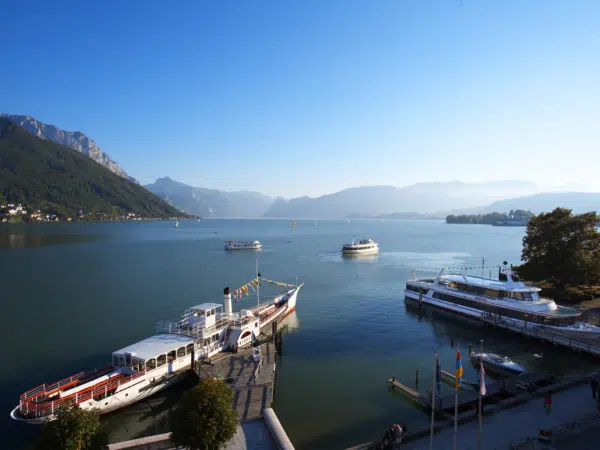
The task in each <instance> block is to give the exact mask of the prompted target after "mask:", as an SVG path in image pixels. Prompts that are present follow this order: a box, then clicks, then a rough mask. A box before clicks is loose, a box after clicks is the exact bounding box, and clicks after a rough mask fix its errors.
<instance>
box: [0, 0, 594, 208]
mask: <svg viewBox="0 0 600 450" xmlns="http://www.w3.org/2000/svg"><path fill="white" fill-rule="evenodd" d="M0 14H1V16H2V17H1V19H2V27H0V36H1V37H2V42H3V45H2V52H1V56H0V58H1V61H2V70H0V82H1V85H2V94H1V96H0V111H3V112H8V113H14V114H27V115H31V116H34V117H36V118H37V119H39V120H41V121H43V122H46V123H50V124H53V125H56V126H58V127H60V128H63V129H66V130H80V131H83V132H84V133H86V134H88V135H89V136H90V137H91V138H92V139H94V140H95V141H96V142H97V143H98V145H99V146H100V147H101V148H102V150H104V151H105V152H107V153H108V154H109V155H110V156H111V157H112V158H113V159H115V160H116V161H117V162H118V163H119V164H120V165H121V166H122V167H123V168H124V169H125V170H127V171H128V172H129V173H130V174H131V175H132V176H134V177H136V178H137V179H139V180H140V181H141V182H142V183H148V182H152V181H154V179H155V178H157V177H160V176H165V175H168V176H171V177H172V178H174V179H177V180H180V181H183V182H186V183H189V184H193V185H196V186H202V187H213V188H218V189H227V190H237V189H247V190H258V191H261V192H263V193H266V194H270V195H283V196H286V197H291V196H299V195H304V194H307V195H311V196H315V195H320V194H324V193H329V192H333V191H336V190H340V189H343V188H346V187H351V186H359V185H373V184H392V185H397V186H402V185H407V184H412V183H415V182H421V181H448V180H462V181H467V182H472V181H487V180H502V179H523V180H531V181H534V182H537V183H540V184H542V185H561V184H566V183H572V182H584V183H587V184H591V185H593V186H594V187H595V188H597V189H598V190H600V176H598V168H599V167H600V2H599V1H596V0H590V1H583V0H581V1H579V0H573V1H567V0H564V1H553V0H543V1H542V0H540V1H537V0H520V1H508V0H503V1H492V0H477V1H475V0H462V1H459V0H439V1H426V0H412V1H409V0H406V1H403V0H391V1H383V0H378V1H366V0H365V1H353V0H341V1H332V0H312V1H310V0H302V1H300V0H298V1H260V0H256V1H241V0H239V1H211V2H209V1H191V0H189V1H180V2H167V1H160V2H159V1H154V0H146V1H141V0H139V1H138V0H127V1H112V0H110V1H108V0H103V1H71V2H65V1H58V0H55V1H4V2H2V12H1V13H0Z"/></svg>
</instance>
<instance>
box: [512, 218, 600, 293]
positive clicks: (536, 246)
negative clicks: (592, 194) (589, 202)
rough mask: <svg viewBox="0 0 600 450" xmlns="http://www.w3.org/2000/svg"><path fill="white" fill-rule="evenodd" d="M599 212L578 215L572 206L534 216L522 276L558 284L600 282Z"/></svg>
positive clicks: (524, 239) (561, 286)
mask: <svg viewBox="0 0 600 450" xmlns="http://www.w3.org/2000/svg"><path fill="white" fill-rule="evenodd" d="M597 223H598V216H597V215H596V213H595V212H588V213H585V214H580V215H574V214H573V213H572V211H571V210H570V209H565V208H556V209H555V210H554V211H552V212H551V213H545V214H540V215H538V216H534V217H532V218H531V220H530V221H529V223H528V224H527V231H526V234H525V237H524V238H523V252H522V255H521V259H522V260H523V261H524V264H522V265H521V266H519V267H517V268H516V269H517V271H518V272H519V275H520V276H521V277H522V278H525V279H528V280H532V281H540V280H548V281H550V282H552V283H553V284H554V285H555V286H556V287H560V288H563V287H565V286H567V285H570V284H574V285H590V284H597V283H600V233H598V231H597V230H596V224H597Z"/></svg>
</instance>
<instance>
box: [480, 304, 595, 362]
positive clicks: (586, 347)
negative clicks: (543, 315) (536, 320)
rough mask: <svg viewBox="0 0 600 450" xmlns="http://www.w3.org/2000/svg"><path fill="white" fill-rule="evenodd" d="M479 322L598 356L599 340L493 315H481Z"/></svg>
mask: <svg viewBox="0 0 600 450" xmlns="http://www.w3.org/2000/svg"><path fill="white" fill-rule="evenodd" d="M481 321H482V322H483V323H484V324H485V325H488V326H491V327H495V328H504V329H505V330H510V331H514V332H516V333H519V334H522V335H524V336H528V337H532V338H536V339H540V340H542V341H546V342H548V343H551V344H554V345H561V346H563V347H567V348H570V349H571V350H575V351H579V352H586V353H589V354H591V355H594V356H600V338H591V339H585V338H577V339H576V338H572V337H570V336H568V335H566V334H562V333H560V332H558V331H552V330H551V329H550V328H541V327H540V326H539V325H536V326H531V324H527V323H525V324H523V323H522V322H520V321H516V320H512V319H509V318H506V317H500V316H498V315H497V314H493V313H487V312H486V313H482V315H481Z"/></svg>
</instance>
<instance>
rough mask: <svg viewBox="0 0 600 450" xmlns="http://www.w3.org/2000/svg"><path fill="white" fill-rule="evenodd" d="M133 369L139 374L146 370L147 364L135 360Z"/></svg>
mask: <svg viewBox="0 0 600 450" xmlns="http://www.w3.org/2000/svg"><path fill="white" fill-rule="evenodd" d="M132 368H133V370H137V371H138V372H143V371H144V368H145V363H144V361H143V360H141V359H134V360H133V365H132Z"/></svg>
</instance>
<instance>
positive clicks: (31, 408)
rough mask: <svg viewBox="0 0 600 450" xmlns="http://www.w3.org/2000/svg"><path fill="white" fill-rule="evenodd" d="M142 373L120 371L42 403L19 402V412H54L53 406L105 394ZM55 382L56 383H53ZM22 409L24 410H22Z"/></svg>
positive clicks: (84, 400) (142, 373)
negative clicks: (86, 386) (126, 373)
mask: <svg viewBox="0 0 600 450" xmlns="http://www.w3.org/2000/svg"><path fill="white" fill-rule="evenodd" d="M142 375H144V372H135V373H133V374H130V375H125V374H123V373H120V376H117V377H113V378H109V379H108V380H104V381H102V382H100V383H98V384H96V385H94V386H90V387H89V388H86V389H84V390H82V391H78V392H74V393H72V394H70V395H67V396H65V397H62V398H58V399H56V400H49V401H47V402H44V403H39V404H38V403H33V402H31V401H30V400H27V401H25V402H22V403H21V413H22V414H23V413H24V415H26V416H27V415H30V414H31V412H33V414H34V417H43V416H46V415H50V414H53V413H54V408H56V407H57V406H60V405H61V404H63V403H65V402H67V401H72V400H75V404H80V403H83V402H86V401H88V400H90V399H92V398H94V397H96V396H98V395H101V394H107V393H108V392H112V391H113V390H116V389H118V388H119V387H120V386H121V385H123V384H127V383H129V382H131V381H133V380H135V379H136V378H138V377H140V376H142ZM54 384H56V383H54ZM23 410H24V411H23Z"/></svg>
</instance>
